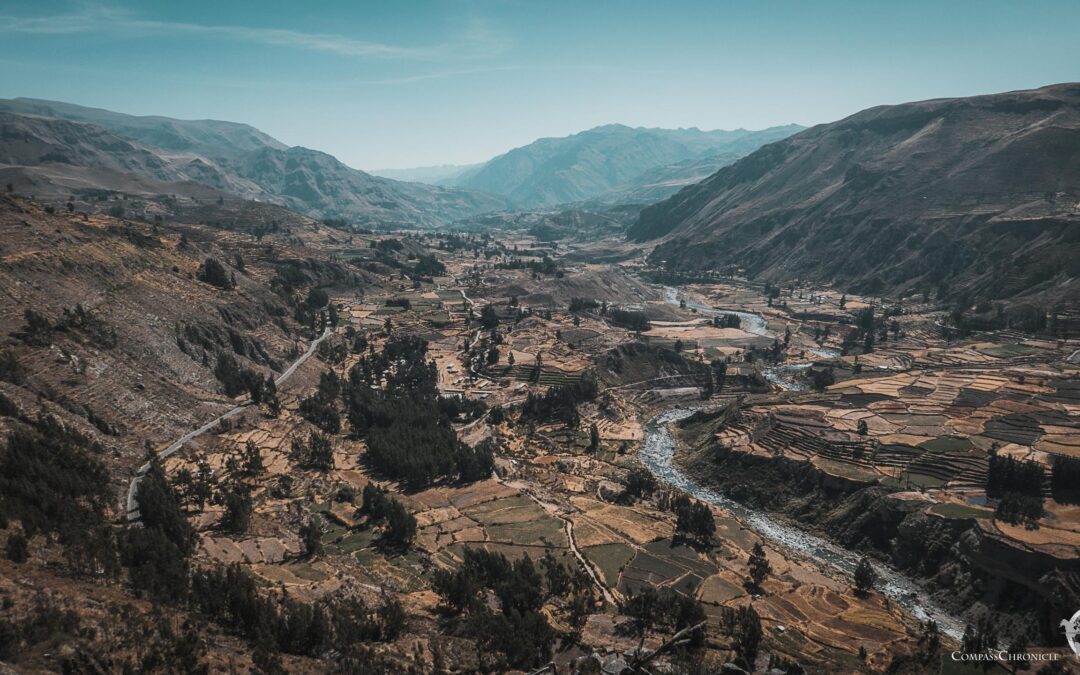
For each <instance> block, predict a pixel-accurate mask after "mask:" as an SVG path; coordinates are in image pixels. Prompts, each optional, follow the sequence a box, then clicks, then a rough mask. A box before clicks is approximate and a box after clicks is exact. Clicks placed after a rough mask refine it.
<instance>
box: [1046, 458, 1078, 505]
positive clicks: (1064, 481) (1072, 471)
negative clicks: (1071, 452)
mask: <svg viewBox="0 0 1080 675" xmlns="http://www.w3.org/2000/svg"><path fill="white" fill-rule="evenodd" d="M1050 492H1051V494H1052V495H1053V496H1054V501H1056V502H1058V503H1060V504H1076V503H1080V459H1077V458H1076V457H1067V456H1065V455H1054V459H1053V462H1052V464H1051V465H1050Z"/></svg>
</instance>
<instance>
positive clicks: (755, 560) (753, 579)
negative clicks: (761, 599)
mask: <svg viewBox="0 0 1080 675" xmlns="http://www.w3.org/2000/svg"><path fill="white" fill-rule="evenodd" d="M747 566H748V567H749V568H750V575H749V577H747V580H746V581H747V585H748V586H749V587H750V588H751V590H755V591H760V590H761V584H762V583H764V582H765V579H766V578H768V576H769V574H771V573H772V565H770V564H769V559H768V558H766V557H765V547H763V546H762V545H761V542H758V543H756V544H754V548H753V550H752V551H751V552H750V560H749V562H748V563H747Z"/></svg>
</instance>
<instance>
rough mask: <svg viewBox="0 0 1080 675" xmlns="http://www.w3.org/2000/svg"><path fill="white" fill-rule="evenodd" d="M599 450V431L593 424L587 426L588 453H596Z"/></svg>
mask: <svg viewBox="0 0 1080 675" xmlns="http://www.w3.org/2000/svg"><path fill="white" fill-rule="evenodd" d="M599 448H600V429H599V428H598V427H597V426H596V423H595V422H594V423H593V424H592V425H590V426H589V452H596V451H597V449H599Z"/></svg>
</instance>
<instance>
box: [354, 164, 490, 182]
mask: <svg viewBox="0 0 1080 675" xmlns="http://www.w3.org/2000/svg"><path fill="white" fill-rule="evenodd" d="M481 166H483V163H479V164H440V165H439V166H417V167H412V168H408V169H373V170H370V171H368V173H370V174H371V175H372V176H381V177H382V178H390V179H391V180H400V181H405V182H409V183H427V184H428V185H447V186H450V185H453V184H454V181H456V180H458V179H460V178H461V177H462V176H463V175H464V174H466V173H469V172H472V171H475V170H476V169H478V168H480V167H481Z"/></svg>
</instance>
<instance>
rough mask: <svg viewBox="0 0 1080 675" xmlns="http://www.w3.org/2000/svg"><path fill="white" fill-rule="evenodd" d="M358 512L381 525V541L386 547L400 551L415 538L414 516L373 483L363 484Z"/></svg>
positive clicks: (372, 522)
mask: <svg viewBox="0 0 1080 675" xmlns="http://www.w3.org/2000/svg"><path fill="white" fill-rule="evenodd" d="M363 500H364V501H363V504H362V505H361V507H360V513H361V514H362V515H365V516H367V518H368V522H369V523H371V524H372V525H383V526H384V529H383V533H382V539H381V540H380V541H381V543H382V544H383V545H384V546H386V547H387V548H390V549H393V550H397V551H401V550H404V549H406V548H408V547H409V545H410V544H412V542H413V539H415V538H416V518H415V517H413V515H412V514H411V513H409V512H408V510H406V509H405V507H404V506H402V505H401V502H399V501H398V500H396V499H394V498H393V497H391V496H390V495H389V494H388V493H387V492H386V491H385V490H383V489H382V488H379V487H378V486H376V485H375V484H373V483H368V484H367V485H365V486H364V492H363Z"/></svg>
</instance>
